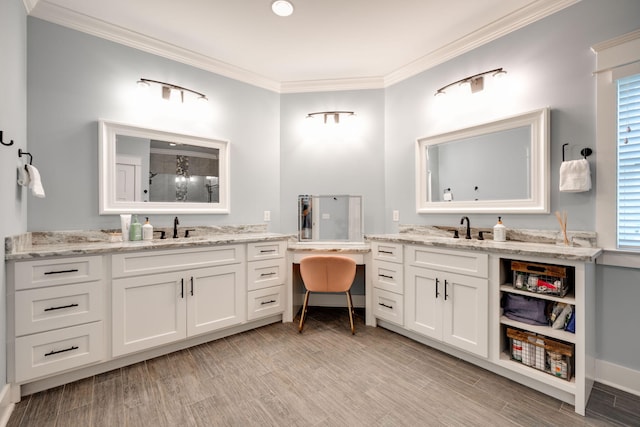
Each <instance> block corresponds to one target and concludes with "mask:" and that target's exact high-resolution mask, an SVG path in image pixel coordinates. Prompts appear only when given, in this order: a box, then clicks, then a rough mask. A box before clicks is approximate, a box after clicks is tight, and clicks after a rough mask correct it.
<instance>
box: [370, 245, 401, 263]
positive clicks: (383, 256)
mask: <svg viewBox="0 0 640 427" xmlns="http://www.w3.org/2000/svg"><path fill="white" fill-rule="evenodd" d="M371 255H372V256H373V259H379V260H384V261H391V262H399V263H401V262H402V245H401V244H400V243H383V242H371Z"/></svg>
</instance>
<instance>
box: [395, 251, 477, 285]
mask: <svg viewBox="0 0 640 427" xmlns="http://www.w3.org/2000/svg"><path fill="white" fill-rule="evenodd" d="M407 263H408V265H413V266H416V267H424V268H430V269H432V270H441V271H448V272H451V273H458V274H466V275H467V276H476V277H488V275H489V256H488V255H487V254H485V253H477V252H465V251H455V250H446V249H439V248H438V249H435V248H428V247H424V246H407Z"/></svg>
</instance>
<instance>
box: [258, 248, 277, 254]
mask: <svg viewBox="0 0 640 427" xmlns="http://www.w3.org/2000/svg"><path fill="white" fill-rule="evenodd" d="M272 252H276V250H275V249H260V253H261V254H269V253H272Z"/></svg>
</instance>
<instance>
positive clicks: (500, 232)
mask: <svg viewBox="0 0 640 427" xmlns="http://www.w3.org/2000/svg"><path fill="white" fill-rule="evenodd" d="M493 241H494V242H506V241H507V227H505V226H504V224H502V217H501V216H499V217H498V223H497V224H496V225H494V226H493Z"/></svg>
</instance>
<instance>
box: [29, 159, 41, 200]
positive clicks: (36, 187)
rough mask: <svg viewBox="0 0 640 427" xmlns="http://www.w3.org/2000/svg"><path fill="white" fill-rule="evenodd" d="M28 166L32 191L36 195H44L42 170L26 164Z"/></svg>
mask: <svg viewBox="0 0 640 427" xmlns="http://www.w3.org/2000/svg"><path fill="white" fill-rule="evenodd" d="M26 168H27V172H28V173H29V188H30V189H31V193H32V194H33V195H34V196H35V197H44V188H43V187H42V182H41V181H40V172H38V169H36V167H35V166H32V165H26Z"/></svg>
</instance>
